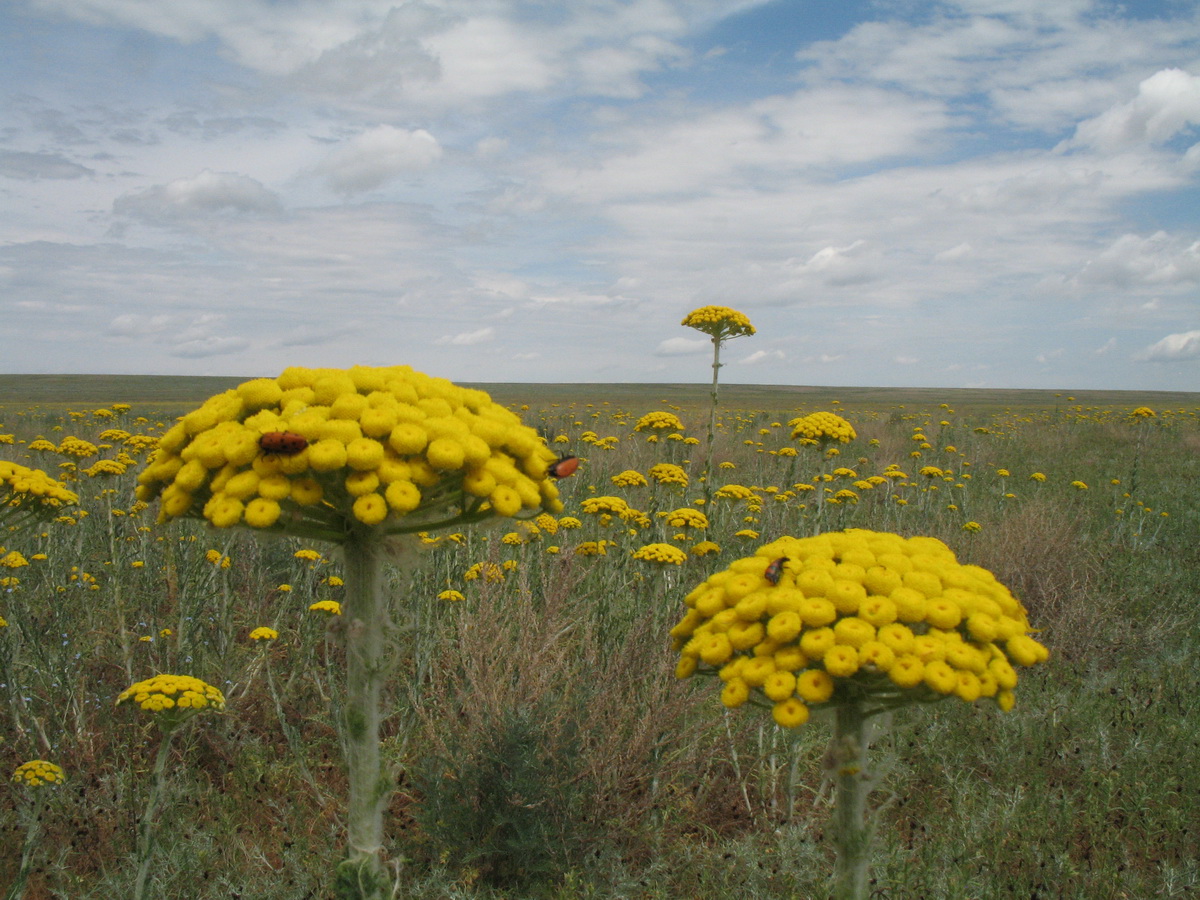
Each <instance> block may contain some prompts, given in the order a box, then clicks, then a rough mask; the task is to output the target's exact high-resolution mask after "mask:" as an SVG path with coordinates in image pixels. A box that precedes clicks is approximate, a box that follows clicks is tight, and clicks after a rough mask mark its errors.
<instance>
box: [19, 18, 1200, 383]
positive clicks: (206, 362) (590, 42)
mask: <svg viewBox="0 0 1200 900" xmlns="http://www.w3.org/2000/svg"><path fill="white" fill-rule="evenodd" d="M707 304H722V305H728V306H733V307H735V308H737V309H740V310H742V311H743V312H745V313H746V314H747V315H749V316H750V318H751V320H752V321H753V322H754V324H755V326H756V327H757V328H758V334H757V335H755V336H753V337H749V338H742V339H739V340H736V341H734V342H731V343H730V344H729V345H728V346H727V348H726V351H725V354H724V356H723V359H724V360H725V361H726V362H727V363H728V366H727V368H725V369H723V370H722V378H723V380H724V381H726V382H730V383H733V382H743V383H782V384H814V385H879V386H907V385H911V386H933V387H966V386H972V387H974V386H979V387H1042V388H1056V389H1058V388H1065V389H1072V388H1073V389H1085V388H1125V389H1138V390H1149V389H1168V390H1191V391H1196V390H1200V11H1198V7H1197V4H1196V3H1195V2H1194V0H1129V2H1125V3H1122V4H1116V3H1108V2H1093V0H946V2H938V3H933V2H923V0H879V2H861V0H775V2H757V0H409V2H397V0H337V2H330V0H171V2H163V0H6V2H4V3H3V4H0V313H2V314H3V322H4V328H3V331H2V332H0V334H2V335H3V338H2V340H3V344H2V345H0V346H2V347H3V351H2V355H0V371H3V372H10V373H24V372H29V373H37V372H64V373H88V372H96V373H105V372H110V373H135V374H143V373H144V374H213V375H261V374H276V373H277V372H278V371H279V370H281V369H282V368H283V367H285V366H287V365H319V366H325V365H332V366H346V365H351V364H355V363H362V364H369V365H380V364H394V363H407V364H410V365H412V366H414V367H416V368H418V369H421V370H423V371H426V372H429V373H431V374H436V375H442V376H445V377H448V378H452V379H456V380H461V381H472V382H489V381H490V382H501V381H550V382H563V381H576V382H578V381H601V382H604V381H705V380H707V378H708V377H709V375H710V370H709V369H708V368H707V366H708V365H709V364H710V362H711V359H710V353H711V347H710V345H709V344H708V343H707V341H706V339H704V338H703V336H702V335H700V334H698V333H696V332H693V331H690V330H689V329H686V328H682V327H681V326H680V324H679V322H680V320H681V319H682V317H683V316H684V315H685V314H686V313H687V312H688V311H689V310H691V309H693V308H695V307H697V306H702V305H707Z"/></svg>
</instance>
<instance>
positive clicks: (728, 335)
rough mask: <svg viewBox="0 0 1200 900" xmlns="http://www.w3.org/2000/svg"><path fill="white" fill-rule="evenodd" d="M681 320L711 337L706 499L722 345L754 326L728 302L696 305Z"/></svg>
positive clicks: (706, 496) (709, 491)
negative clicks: (711, 358) (710, 387)
mask: <svg viewBox="0 0 1200 900" xmlns="http://www.w3.org/2000/svg"><path fill="white" fill-rule="evenodd" d="M680 324H681V325H684V326H686V327H688V328H695V329H696V330H697V331H699V332H702V333H704V334H707V335H708V336H709V338H710V339H711V340H712V345H713V361H712V370H713V375H712V391H711V394H710V398H711V403H710V404H709V412H708V443H707V445H706V448H705V454H704V500H705V502H706V503H707V502H708V501H709V500H711V499H712V488H711V486H710V481H711V479H710V478H709V473H710V472H711V471H712V455H713V436H714V435H715V433H716V430H717V402H718V397H717V390H718V377H717V376H718V373H719V372H720V370H721V345H722V344H724V343H725V342H726V341H729V340H732V339H733V338H738V337H748V336H749V335H752V334H754V333H755V329H754V326H753V325H751V324H750V320H749V319H748V318H747V317H746V314H745V313H741V312H738V311H737V310H736V309H731V308H729V307H728V306H701V307H700V308H699V309H693V310H692V311H691V312H690V313H688V314H687V315H686V316H684V317H683V321H682V322H681V323H680Z"/></svg>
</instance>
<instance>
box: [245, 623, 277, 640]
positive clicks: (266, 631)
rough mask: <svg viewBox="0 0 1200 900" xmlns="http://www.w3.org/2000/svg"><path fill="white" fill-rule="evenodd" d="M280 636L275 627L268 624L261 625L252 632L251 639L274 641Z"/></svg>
mask: <svg viewBox="0 0 1200 900" xmlns="http://www.w3.org/2000/svg"><path fill="white" fill-rule="evenodd" d="M278 637H279V632H278V631H276V630H275V629H274V628H268V627H267V626H266V625H259V626H258V627H257V628H255V629H254V630H253V631H251V632H250V640H252V641H273V640H275V639H276V638H278Z"/></svg>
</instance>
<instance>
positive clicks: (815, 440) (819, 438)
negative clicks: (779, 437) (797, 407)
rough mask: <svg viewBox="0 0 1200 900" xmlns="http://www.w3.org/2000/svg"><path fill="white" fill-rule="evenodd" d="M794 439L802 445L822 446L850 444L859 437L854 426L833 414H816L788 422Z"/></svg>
mask: <svg viewBox="0 0 1200 900" xmlns="http://www.w3.org/2000/svg"><path fill="white" fill-rule="evenodd" d="M788 425H790V426H791V428H792V439H793V440H798V441H799V442H800V443H801V444H805V443H808V444H811V445H821V446H824V445H825V444H828V443H831V442H838V443H842V444H846V443H849V442H850V441H852V440H854V439H855V437H857V434H856V433H855V431H854V426H853V425H851V424H850V423H849V422H847V421H846V420H845V419H843V418H842V417H841V416H839V415H836V414H835V413H831V412H815V413H810V414H809V415H807V416H801V417H800V418H797V419H792V420H791V421H790V422H788Z"/></svg>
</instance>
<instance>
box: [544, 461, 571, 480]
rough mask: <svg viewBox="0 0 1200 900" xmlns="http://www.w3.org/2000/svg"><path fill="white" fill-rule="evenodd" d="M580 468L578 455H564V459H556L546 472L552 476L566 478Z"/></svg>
mask: <svg viewBox="0 0 1200 900" xmlns="http://www.w3.org/2000/svg"><path fill="white" fill-rule="evenodd" d="M578 468H579V457H578V456H564V457H563V458H562V459H556V460H555V461H554V462H552V463H550V465H549V466H547V467H546V474H547V475H549V476H550V477H551V478H566V477H567V476H569V475H574V474H575V470H576V469H578Z"/></svg>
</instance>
